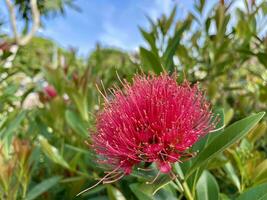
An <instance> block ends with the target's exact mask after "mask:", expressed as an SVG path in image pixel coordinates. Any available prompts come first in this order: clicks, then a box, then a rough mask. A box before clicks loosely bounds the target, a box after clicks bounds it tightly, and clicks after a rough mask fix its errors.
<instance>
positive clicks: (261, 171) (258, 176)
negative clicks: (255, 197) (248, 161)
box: [253, 159, 267, 185]
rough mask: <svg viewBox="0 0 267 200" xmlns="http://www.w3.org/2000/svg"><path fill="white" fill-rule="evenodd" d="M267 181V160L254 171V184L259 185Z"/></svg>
mask: <svg viewBox="0 0 267 200" xmlns="http://www.w3.org/2000/svg"><path fill="white" fill-rule="evenodd" d="M266 181H267V159H265V160H264V161H262V162H261V163H260V164H259V165H258V166H257V167H256V169H255V170H254V175H253V183H254V184H255V185H256V184H259V183H263V182H266Z"/></svg>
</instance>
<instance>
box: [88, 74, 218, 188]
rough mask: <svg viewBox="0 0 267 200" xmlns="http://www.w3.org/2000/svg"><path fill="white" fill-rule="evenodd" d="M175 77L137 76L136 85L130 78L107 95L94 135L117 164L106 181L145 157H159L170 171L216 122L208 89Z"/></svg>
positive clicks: (104, 159) (107, 159) (104, 155)
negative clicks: (204, 91)
mask: <svg viewBox="0 0 267 200" xmlns="http://www.w3.org/2000/svg"><path fill="white" fill-rule="evenodd" d="M176 78H177V77H176V76H172V77H171V76H169V75H167V74H162V75H160V76H158V77H157V76H135V78H134V79H133V84H132V85H130V84H129V83H127V82H125V83H124V84H123V89H122V90H114V91H113V95H114V96H113V98H112V99H111V100H107V99H106V103H105V107H104V109H103V111H102V112H100V113H99V114H98V117H97V124H96V128H97V131H96V132H95V133H94V134H93V136H92V143H93V144H92V146H93V148H94V149H95V151H96V152H97V154H98V155H99V161H100V162H101V163H104V164H106V165H108V166H110V167H111V168H112V169H113V171H111V172H110V173H109V174H107V175H106V176H105V177H104V179H102V181H103V183H109V182H111V181H110V180H111V176H112V177H115V179H113V180H118V179H120V178H121V177H123V176H124V175H127V174H130V173H131V172H132V169H133V167H134V166H136V165H138V164H140V163H156V165H157V167H158V169H159V172H162V173H170V172H171V164H172V163H174V162H177V161H178V162H179V161H180V162H181V161H183V159H185V158H188V156H189V155H192V154H190V153H189V152H188V151H187V150H188V148H189V147H191V146H192V145H193V144H194V143H195V142H197V141H198V139H199V138H200V137H202V136H204V135H205V134H207V133H208V132H209V131H211V130H212V129H213V128H214V123H213V122H212V121H213V120H212V113H211V109H210V104H209V103H208V102H207V100H206V99H205V97H204V95H203V92H201V91H200V90H199V89H198V86H197V85H194V86H192V87H191V86H190V84H189V82H187V81H185V82H184V83H182V84H180V85H179V84H177V82H176ZM111 174H112V175H111ZM116 174H118V175H117V176H116ZM113 180H112V182H113Z"/></svg>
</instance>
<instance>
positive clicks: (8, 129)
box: [0, 111, 26, 138]
mask: <svg viewBox="0 0 267 200" xmlns="http://www.w3.org/2000/svg"><path fill="white" fill-rule="evenodd" d="M25 116H26V111H21V112H19V113H16V115H15V118H14V119H13V118H12V119H8V121H7V123H8V124H7V125H6V126H5V127H3V130H1V132H0V136H1V137H3V138H6V137H8V136H10V135H11V134H12V133H13V132H15V131H16V130H17V129H18V127H19V126H20V124H21V122H22V120H23V119H24V118H25Z"/></svg>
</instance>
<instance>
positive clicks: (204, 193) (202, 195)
mask: <svg viewBox="0 0 267 200" xmlns="http://www.w3.org/2000/svg"><path fill="white" fill-rule="evenodd" d="M196 189H197V199H198V200H216V199H217V200H218V199H219V186H218V183H217V181H216V179H215V178H214V177H213V175H212V174H211V173H210V172H208V171H204V172H203V173H202V175H201V176H200V178H199V180H198V183H197V188H196Z"/></svg>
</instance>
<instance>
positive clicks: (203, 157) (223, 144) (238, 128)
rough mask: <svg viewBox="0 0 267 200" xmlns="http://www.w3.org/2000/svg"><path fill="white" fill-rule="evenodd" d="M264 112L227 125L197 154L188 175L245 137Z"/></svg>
mask: <svg viewBox="0 0 267 200" xmlns="http://www.w3.org/2000/svg"><path fill="white" fill-rule="evenodd" d="M264 114H265V113H264V112H260V113H258V114H253V115H251V116H249V117H246V118H244V119H242V120H240V121H238V122H235V123H234V124H232V125H231V126H229V127H227V128H226V129H225V130H223V132H222V133H221V134H220V135H219V136H218V137H216V138H215V139H214V140H213V141H212V142H211V143H210V144H209V145H208V146H207V147H206V148H204V149H203V151H201V152H200V153H199V154H198V156H196V158H195V160H194V163H193V165H192V167H191V168H190V170H189V173H188V174H187V175H186V177H189V175H190V174H191V173H193V172H194V171H195V170H196V169H197V168H199V167H201V166H202V165H203V164H205V163H206V162H208V161H209V160H210V159H212V158H214V157H215V156H216V155H217V154H218V153H220V152H222V151H224V150H225V149H226V148H227V147H229V146H231V145H232V144H234V143H235V142H236V141H238V140H240V139H241V138H242V137H244V136H245V135H246V134H247V133H248V132H249V131H250V130H251V129H252V128H253V127H254V126H255V125H256V124H257V123H258V122H259V121H260V120H261V118H262V117H263V116H264Z"/></svg>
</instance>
